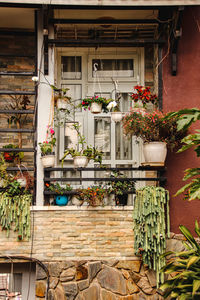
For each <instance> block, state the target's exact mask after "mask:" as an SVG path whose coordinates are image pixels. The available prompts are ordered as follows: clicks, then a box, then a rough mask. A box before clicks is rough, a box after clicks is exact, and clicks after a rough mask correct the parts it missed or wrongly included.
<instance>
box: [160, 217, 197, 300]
mask: <svg viewBox="0 0 200 300" xmlns="http://www.w3.org/2000/svg"><path fill="white" fill-rule="evenodd" d="M179 229H180V231H181V232H182V234H183V235H184V237H185V239H186V242H184V241H183V244H184V246H185V248H186V250H185V251H182V252H167V253H165V254H164V255H163V257H165V256H170V258H169V260H168V263H167V264H166V265H165V266H164V267H163V268H162V269H161V271H162V272H164V273H165V274H167V275H170V278H169V279H168V280H167V281H165V283H164V284H163V285H162V286H161V289H163V290H164V291H165V292H164V298H167V297H168V296H170V297H171V298H170V299H178V300H190V299H191V300H197V299H200V245H199V243H197V241H196V240H195V239H194V237H193V236H192V234H191V232H190V231H189V230H188V229H187V228H186V227H185V226H183V225H180V226H179ZM195 232H196V233H197V235H198V237H200V227H199V224H198V222H197V221H196V222H195Z"/></svg>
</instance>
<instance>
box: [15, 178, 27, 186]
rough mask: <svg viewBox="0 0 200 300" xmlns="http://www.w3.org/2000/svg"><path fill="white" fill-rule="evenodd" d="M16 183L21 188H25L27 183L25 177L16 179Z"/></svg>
mask: <svg viewBox="0 0 200 300" xmlns="http://www.w3.org/2000/svg"><path fill="white" fill-rule="evenodd" d="M17 182H19V184H20V186H21V187H26V183H27V181H26V178H25V177H21V178H17Z"/></svg>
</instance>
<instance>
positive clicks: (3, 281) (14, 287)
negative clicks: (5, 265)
mask: <svg viewBox="0 0 200 300" xmlns="http://www.w3.org/2000/svg"><path fill="white" fill-rule="evenodd" d="M11 298H12V299H14V300H20V299H22V274H21V273H14V274H8V273H4V274H0V299H2V300H3V299H11Z"/></svg>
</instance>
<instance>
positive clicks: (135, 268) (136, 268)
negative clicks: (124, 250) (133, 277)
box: [116, 260, 142, 273]
mask: <svg viewBox="0 0 200 300" xmlns="http://www.w3.org/2000/svg"><path fill="white" fill-rule="evenodd" d="M141 263H142V262H141V260H132V261H120V262H118V264H117V265H116V267H117V268H118V269H126V270H131V271H132V272H137V273H139V272H140V267H141Z"/></svg>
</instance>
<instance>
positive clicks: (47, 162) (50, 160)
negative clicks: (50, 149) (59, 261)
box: [41, 154, 55, 168]
mask: <svg viewBox="0 0 200 300" xmlns="http://www.w3.org/2000/svg"><path fill="white" fill-rule="evenodd" d="M41 160H42V164H43V167H44V168H49V167H53V166H54V164H55V155H54V154H49V155H44V156H42V157H41Z"/></svg>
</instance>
